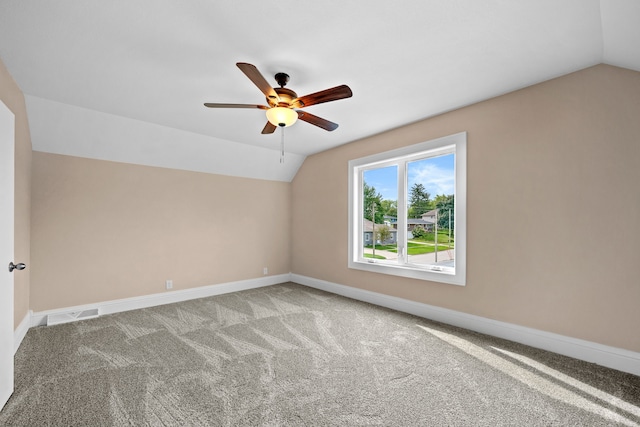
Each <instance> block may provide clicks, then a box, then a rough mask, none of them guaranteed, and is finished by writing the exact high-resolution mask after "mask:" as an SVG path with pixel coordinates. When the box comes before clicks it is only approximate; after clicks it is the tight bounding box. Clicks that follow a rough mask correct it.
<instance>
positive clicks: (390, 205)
mask: <svg viewBox="0 0 640 427" xmlns="http://www.w3.org/2000/svg"><path fill="white" fill-rule="evenodd" d="M380 210H382V212H383V215H388V216H392V217H397V216H398V202H397V201H395V200H388V199H385V200H383V201H382V206H381V208H380Z"/></svg>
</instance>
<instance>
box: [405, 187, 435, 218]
mask: <svg viewBox="0 0 640 427" xmlns="http://www.w3.org/2000/svg"><path fill="white" fill-rule="evenodd" d="M430 198H431V194H429V192H428V191H427V190H426V189H425V188H424V185H422V184H421V183H419V182H416V183H415V184H413V186H411V189H410V190H409V217H410V218H420V217H421V216H422V214H423V213H425V212H429V211H430V210H431V208H432V204H431V200H430Z"/></svg>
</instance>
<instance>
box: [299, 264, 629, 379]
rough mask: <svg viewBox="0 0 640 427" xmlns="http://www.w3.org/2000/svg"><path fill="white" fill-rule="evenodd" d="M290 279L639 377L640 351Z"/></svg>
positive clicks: (304, 278) (328, 284)
mask: <svg viewBox="0 0 640 427" xmlns="http://www.w3.org/2000/svg"><path fill="white" fill-rule="evenodd" d="M290 280H291V281H292V282H295V283H299V284H301V285H305V286H309V287H312V288H316V289H321V290H323V291H327V292H331V293H334V294H338V295H343V296H345V297H348V298H352V299H356V300H359V301H364V302H368V303H371V304H375V305H379V306H382V307H387V308H391V309H393V310H398V311H402V312H405V313H409V314H413V315H415V316H419V317H423V318H426V319H431V320H435V321H438V322H442V323H446V324H448V325H453V326H458V327H461V328H464V329H469V330H472V331H476V332H480V333H483V334H487V335H491V336H495V337H498V338H504V339H507V340H510V341H515V342H519V343H521V344H526V345H529V346H531V347H536V348H540V349H543V350H547V351H551V352H554V353H558V354H562V355H565V356H569V357H573V358H575V359H580V360H584V361H586V362H591V363H596V364H598V365H602V366H606V367H608V368H613V369H617V370H619V371H623V372H628V373H631V374H634V375H638V376H640V353H637V352H633V351H630V350H625V349H621V348H617V347H610V346H606V345H602V344H598V343H594V342H591V341H585V340H581V339H577V338H571V337H567V336H564V335H559V334H554V333H551V332H545V331H540V330H537V329H532V328H527V327H524V326H519V325H515V324H512V323H506V322H500V321H497V320H492V319H487V318H485V317H480V316H475V315H472V314H467V313H463V312H459V311H454V310H449V309H446V308H441V307H436V306H432V305H428V304H423V303H419V302H415V301H410V300H406V299H403V298H398V297H393V296H389V295H384V294H379V293H377V292H371V291H367V290H364V289H358V288H353V287H350V286H344V285H339V284H337V283H332V282H327V281H324V280H319V279H314V278H311V277H307V276H301V275H298V274H292V275H291V279H290Z"/></svg>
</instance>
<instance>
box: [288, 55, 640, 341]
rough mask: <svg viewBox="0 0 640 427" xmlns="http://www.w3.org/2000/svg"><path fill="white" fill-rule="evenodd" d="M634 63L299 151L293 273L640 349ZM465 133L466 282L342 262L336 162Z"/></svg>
mask: <svg viewBox="0 0 640 427" xmlns="http://www.w3.org/2000/svg"><path fill="white" fill-rule="evenodd" d="M639 118H640V73H637V72H634V71H629V70H624V69H619V68H615V67H611V66H606V65H599V66H596V67H592V68H589V69H586V70H582V71H580V72H577V73H574V74H570V75H567V76H564V77H561V78H558V79H555V80H552V81H548V82H545V83H542V84H539V85H536V86H532V87H529V88H526V89H523V90H520V91H517V92H513V93H510V94H507V95H504V96H501V97H498V98H494V99H491V100H488V101H486V102H482V103H479V104H475V105H472V106H469V107H467V108H463V109H460V110H457V111H453V112H450V113H447V114H443V115H441V116H438V117H434V118H431V119H428V120H424V121H421V122H418V123H415V124H412V125H410V126H406V127H403V128H399V129H396V130H392V131H389V132H387V133H384V134H381V135H377V136H374V137H371V138H366V139H364V140H361V141H358V142H355V143H352V144H348V145H345V146H342V147H339V148H336V149H333V150H330V151H326V152H323V153H319V154H317V155H314V156H311V157H308V158H307V159H306V161H305V163H304V164H303V166H302V168H301V169H300V171H299V172H298V174H297V175H296V177H295V179H294V181H293V184H292V205H293V207H292V209H293V240H292V271H293V272H294V273H297V274H301V275H306V276H310V277H313V278H317V279H322V280H327V281H331V282H335V283H339V284H344V285H348V286H353V287H357V288H362V289H367V290H371V291H375V292H381V293H384V294H388V295H393V296H398V297H402V298H407V299H410V300H414V301H418V302H422V303H427V304H432V305H436V306H440V307H446V308H450V309H454V310H458V311H462V312H466V313H471V314H475V315H479V316H483V317H487V318H491V319H497V320H500V321H505V322H510V323H515V324H518V325H523V326H527V327H532V328H536V329H540V330H544V331H550V332H554V333H559V334H563V335H567V336H571V337H576V338H581V339H586V340H589V341H593V342H597V343H602V344H606V345H611V346H616V347H620V348H625V349H629V350H633V351H640V334H638V330H637V329H638V324H640V307H639V303H640V262H638V260H639V259H640V187H639V183H640V136H639V135H640V120H639ZM461 131H467V132H468V188H467V191H468V199H467V201H468V222H467V225H468V235H467V247H468V252H467V256H468V262H467V285H466V287H458V286H454V285H446V284H439V283H432V282H425V281H418V280H413V279H404V278H400V277H395V276H387V275H381V274H373V273H369V272H363V271H358V270H350V269H348V268H347V202H348V201H347V162H348V161H349V160H350V159H354V158H359V157H362V156H366V155H369V154H373V153H378V152H382V151H386V150H390V149H393V148H397V147H401V146H406V145H410V144H413V143H417V142H421V141H425V140H429V139H433V138H437V137H441V136H445V135H450V134H453V133H457V132H461Z"/></svg>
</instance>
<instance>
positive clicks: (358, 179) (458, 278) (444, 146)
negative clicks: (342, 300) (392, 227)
mask: <svg viewBox="0 0 640 427" xmlns="http://www.w3.org/2000/svg"><path fill="white" fill-rule="evenodd" d="M452 152H455V166H454V167H455V205H454V206H455V222H456V226H455V229H454V241H455V248H454V251H455V269H448V270H447V269H442V270H440V271H438V269H437V267H435V266H421V265H416V264H409V263H407V262H406V251H405V248H406V246H407V233H406V232H405V233H400V232H399V233H398V234H397V237H396V239H397V242H398V243H397V244H398V263H397V264H392V263H384V262H378V261H376V260H375V259H372V258H365V257H364V253H363V247H364V244H363V241H364V222H363V218H364V215H363V212H362V205H363V200H362V191H363V182H364V179H363V172H364V171H365V170H367V169H375V168H381V167H385V166H390V165H398V222H397V225H398V230H406V229H407V215H406V212H404V210H405V208H406V205H407V203H406V201H407V191H408V190H407V180H406V164H407V162H409V161H413V160H418V159H422V158H424V157H431V156H437V155H441V154H447V153H452ZM401 211H402V214H401ZM466 240H467V133H466V132H460V133H457V134H454V135H449V136H445V137H442V138H438V139H433V140H430V141H426V142H422V143H419V144H415V145H411V146H408V147H403V148H399V149H396V150H391V151H386V152H383V153H378V154H374V155H371V156H367V157H362V158H359V159H354V160H351V161H349V268H353V269H357V270H364V271H369V272H374V273H382V274H391V275H394V276H402V277H409V278H413V279H420V280H429V281H433V282H440V283H449V284H453V285H460V286H465V284H466V264H467V262H466V261H467V256H466V254H467V241H466Z"/></svg>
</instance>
